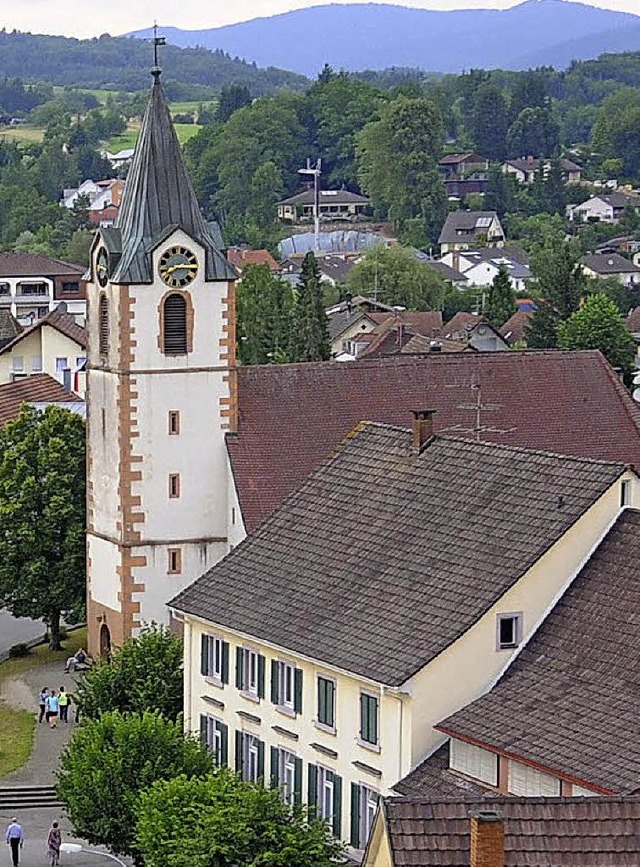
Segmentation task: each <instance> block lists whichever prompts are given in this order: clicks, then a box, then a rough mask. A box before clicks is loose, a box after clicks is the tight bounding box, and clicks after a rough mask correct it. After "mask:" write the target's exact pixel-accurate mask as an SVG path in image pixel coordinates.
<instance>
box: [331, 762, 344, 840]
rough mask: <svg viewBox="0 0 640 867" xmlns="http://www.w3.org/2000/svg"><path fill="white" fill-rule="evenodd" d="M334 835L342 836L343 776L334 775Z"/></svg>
mask: <svg viewBox="0 0 640 867" xmlns="http://www.w3.org/2000/svg"><path fill="white" fill-rule="evenodd" d="M332 830H333V836H334V837H337V838H338V840H340V839H341V838H342V777H339V776H338V775H337V774H334V775H333V828H332Z"/></svg>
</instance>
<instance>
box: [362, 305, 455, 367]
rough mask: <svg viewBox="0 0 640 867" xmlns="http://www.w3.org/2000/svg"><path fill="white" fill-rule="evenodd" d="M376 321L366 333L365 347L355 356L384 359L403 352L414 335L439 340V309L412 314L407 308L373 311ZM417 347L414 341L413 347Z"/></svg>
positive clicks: (440, 321)
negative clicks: (373, 326)
mask: <svg viewBox="0 0 640 867" xmlns="http://www.w3.org/2000/svg"><path fill="white" fill-rule="evenodd" d="M369 315H370V316H371V318H372V319H374V320H375V321H376V323H377V324H376V327H375V328H374V329H373V331H372V332H371V333H370V334H369V335H367V338H366V344H365V346H364V347H363V348H362V349H361V350H360V351H359V352H358V353H356V355H357V356H358V357H362V358H384V357H386V356H388V355H397V354H398V353H399V352H404V351H405V350H406V348H407V345H408V344H409V343H410V342H411V341H412V340H413V338H421V339H422V340H426V341H429V345H431V342H432V341H436V340H437V339H439V337H440V334H441V333H442V313H441V312H440V311H439V310H428V311H425V312H422V313H411V312H408V311H406V310H395V311H394V312H393V313H392V314H385V313H371V314H369ZM411 351H414V352H415V351H416V350H415V344H414V349H413V350H411Z"/></svg>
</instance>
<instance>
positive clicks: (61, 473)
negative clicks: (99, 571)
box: [0, 405, 86, 649]
mask: <svg viewBox="0 0 640 867" xmlns="http://www.w3.org/2000/svg"><path fill="white" fill-rule="evenodd" d="M85 490H86V481H85V424H84V421H83V419H82V418H81V417H80V416H79V415H76V414H75V413H72V412H70V411H69V410H67V409H63V408H61V407H57V406H48V407H47V408H46V409H45V410H44V412H41V411H39V410H37V409H34V408H33V407H29V406H26V405H25V406H24V407H23V408H22V411H21V412H20V415H19V416H18V418H17V419H15V420H13V421H10V422H8V423H7V424H6V425H5V426H4V427H3V428H1V429H0V605H1V606H2V607H3V608H7V609H8V610H9V611H11V613H12V614H14V615H15V616H16V617H32V618H34V619H40V618H42V619H44V621H45V623H46V624H47V626H48V628H49V631H50V641H51V647H52V648H54V649H58V648H59V647H60V621H61V618H62V616H63V615H69V616H70V618H71V619H72V620H76V621H77V620H79V619H80V618H81V616H82V611H83V606H84V594H85V576H86V570H85Z"/></svg>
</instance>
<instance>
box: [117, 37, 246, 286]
mask: <svg viewBox="0 0 640 867" xmlns="http://www.w3.org/2000/svg"><path fill="white" fill-rule="evenodd" d="M156 46H157V42H156V40H154V48H155V51H156V58H157V47H156ZM151 74H152V75H153V85H152V88H151V95H150V98H149V103H148V105H147V110H146V112H145V116H144V119H143V121H142V127H141V129H140V135H139V136H138V142H137V145H136V149H135V154H134V157H133V161H132V163H131V169H130V171H129V175H128V177H127V182H126V185H125V191H124V195H123V197H122V205H121V207H120V213H119V215H118V222H117V224H116V226H117V229H119V230H120V233H121V243H122V257H121V259H120V263H119V265H118V267H117V270H116V273H115V274H114V277H113V279H114V282H116V283H149V282H151V281H152V279H153V277H152V274H151V261H150V252H151V250H152V249H153V248H154V247H155V245H156V243H157V242H159V241H160V240H162V238H163V237H164V236H166V234H167V233H168V232H169V231H171V230H173V229H176V228H178V227H179V228H181V229H183V230H184V231H185V232H186V233H187V234H188V235H190V236H191V237H192V238H194V240H196V241H198V242H199V243H200V244H202V246H203V247H204V248H205V250H206V259H207V267H206V279H207V280H230V279H234V272H233V270H232V269H231V267H230V266H229V264H228V263H227V262H226V260H225V259H224V257H223V256H222V254H221V253H220V251H219V250H218V249H217V247H216V244H215V240H214V238H213V235H212V233H211V231H210V229H209V226H208V225H207V223H206V221H205V219H204V217H203V216H202V213H201V211H200V207H199V205H198V201H197V199H196V194H195V192H194V189H193V184H192V183H191V178H190V177H189V174H188V172H187V167H186V165H185V162H184V157H183V155H182V150H181V148H180V144H179V142H178V138H177V136H176V133H175V130H174V128H173V122H172V120H171V113H170V111H169V106H168V105H167V101H166V98H165V95H164V91H163V88H162V84H161V83H160V77H161V70H160V68H159V67H158V66H157V65H156V66H154V68H153V69H152V71H151Z"/></svg>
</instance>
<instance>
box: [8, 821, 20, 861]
mask: <svg viewBox="0 0 640 867" xmlns="http://www.w3.org/2000/svg"><path fill="white" fill-rule="evenodd" d="M5 836H6V838H7V843H8V844H9V846H11V860H12V861H13V867H18V864H19V863H20V849H22V847H23V845H24V832H23V830H22V825H20V824H19V823H18V820H17V819H16V818H15V817H14V818H13V819H12V820H11V821H10V822H9V825H8V826H7V833H6V835H5Z"/></svg>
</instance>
